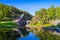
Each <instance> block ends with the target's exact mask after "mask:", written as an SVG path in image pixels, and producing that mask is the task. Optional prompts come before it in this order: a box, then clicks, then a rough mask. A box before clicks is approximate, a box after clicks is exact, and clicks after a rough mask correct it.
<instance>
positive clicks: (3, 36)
mask: <svg viewBox="0 0 60 40" xmlns="http://www.w3.org/2000/svg"><path fill="white" fill-rule="evenodd" d="M20 31H21V32H22V34H23V36H26V35H28V33H29V32H27V31H26V30H25V29H24V30H20ZM19 37H21V36H20V34H19V32H17V31H12V30H9V31H0V40H17V39H18V38H19Z"/></svg>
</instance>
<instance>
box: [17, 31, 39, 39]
mask: <svg viewBox="0 0 60 40" xmlns="http://www.w3.org/2000/svg"><path fill="white" fill-rule="evenodd" d="M18 40H40V39H39V38H38V37H36V35H35V34H34V33H32V32H29V34H28V35H27V36H24V37H23V38H18Z"/></svg>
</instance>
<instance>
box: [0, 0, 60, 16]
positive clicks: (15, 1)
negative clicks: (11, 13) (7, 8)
mask: <svg viewBox="0 0 60 40" xmlns="http://www.w3.org/2000/svg"><path fill="white" fill-rule="evenodd" d="M0 3H2V4H6V5H12V6H15V7H16V8H19V9H22V10H24V11H28V12H29V13H30V14H32V15H35V11H38V10H39V9H41V8H46V9H47V8H49V7H51V6H52V5H54V7H58V6H60V0H0Z"/></svg>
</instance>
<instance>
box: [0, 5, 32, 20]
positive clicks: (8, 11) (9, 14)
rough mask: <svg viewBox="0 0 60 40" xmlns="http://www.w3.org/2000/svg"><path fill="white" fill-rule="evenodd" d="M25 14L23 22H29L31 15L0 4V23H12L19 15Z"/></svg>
mask: <svg viewBox="0 0 60 40" xmlns="http://www.w3.org/2000/svg"><path fill="white" fill-rule="evenodd" d="M22 13H23V14H25V16H24V18H23V19H24V20H31V18H32V15H31V14H29V12H26V11H23V10H21V9H18V8H16V7H13V6H8V5H5V4H0V21H12V20H15V19H16V18H18V17H19V16H20V15H21V14H22Z"/></svg>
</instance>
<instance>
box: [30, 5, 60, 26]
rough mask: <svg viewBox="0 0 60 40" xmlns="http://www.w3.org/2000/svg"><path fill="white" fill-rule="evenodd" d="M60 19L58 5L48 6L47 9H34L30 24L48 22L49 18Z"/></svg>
mask: <svg viewBox="0 0 60 40" xmlns="http://www.w3.org/2000/svg"><path fill="white" fill-rule="evenodd" d="M56 19H57V20H59V19H60V7H54V6H52V7H50V8H48V9H45V8H41V9H40V10H38V11H36V13H35V16H34V17H33V18H32V20H31V23H32V25H33V24H35V23H37V24H38V23H39V24H50V22H49V21H50V20H56Z"/></svg>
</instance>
